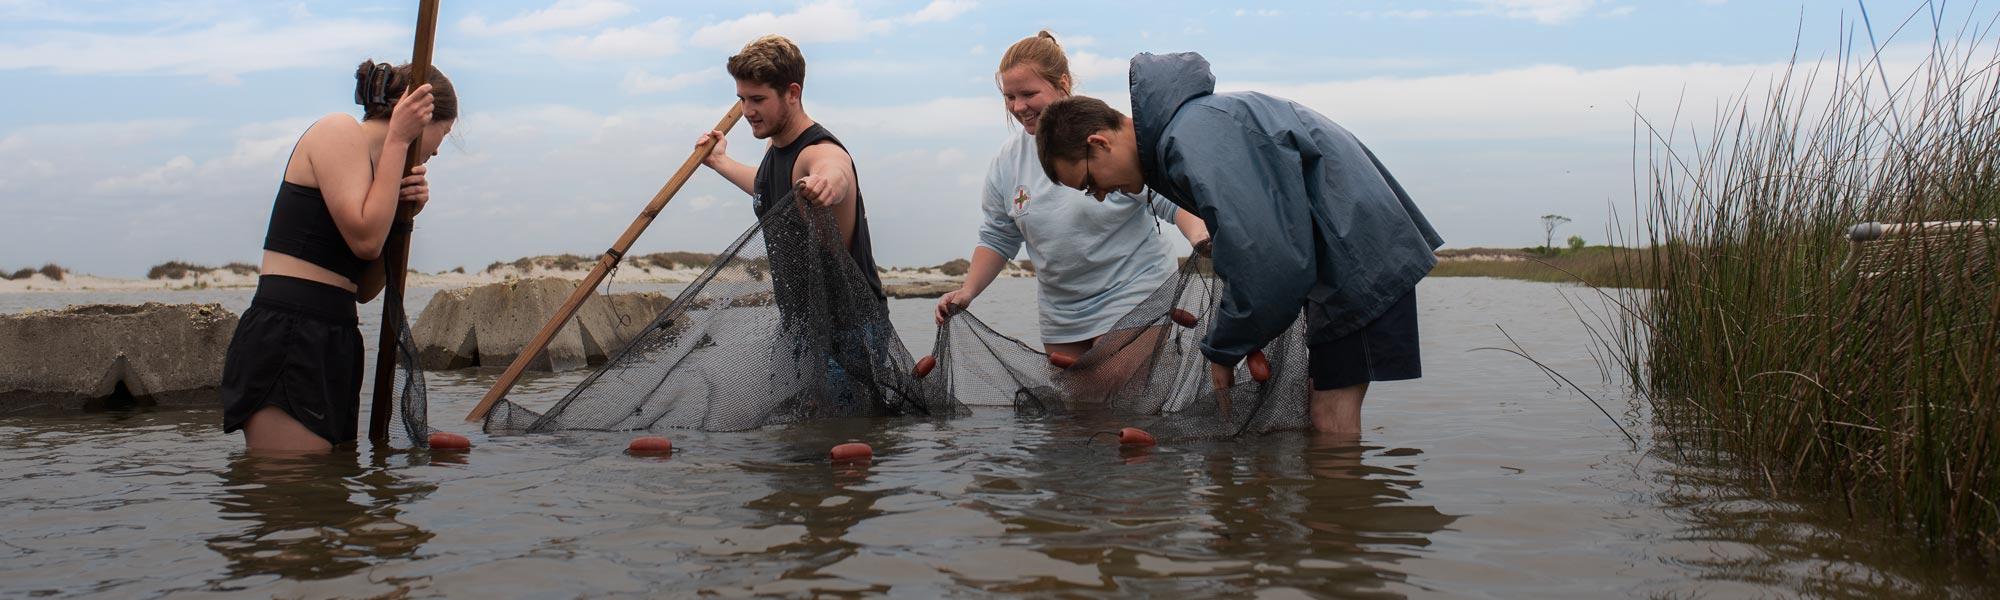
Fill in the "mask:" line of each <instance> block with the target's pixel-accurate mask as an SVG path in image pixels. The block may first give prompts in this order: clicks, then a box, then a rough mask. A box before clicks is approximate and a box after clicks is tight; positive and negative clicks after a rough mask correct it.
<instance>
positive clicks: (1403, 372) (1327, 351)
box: [1306, 288, 1424, 391]
mask: <svg viewBox="0 0 2000 600" xmlns="http://www.w3.org/2000/svg"><path fill="white" fill-rule="evenodd" d="M1319 313H1320V311H1317V310H1311V309H1308V310H1307V311H1306V339H1308V340H1316V339H1318V338H1320V337H1321V336H1318V335H1314V333H1315V332H1318V331H1320V330H1321V329H1322V328H1323V327H1325V326H1326V323H1325V322H1324V321H1321V320H1319V319H1317V318H1315V317H1317V315H1319ZM1306 349H1307V351H1308V352H1310V353H1311V356H1312V360H1311V367H1310V370H1311V373H1312V382H1313V389H1314V390H1320V391H1325V390H1336V389H1340V388H1344V387H1348V386H1352V385H1357V384H1362V383H1368V382H1371V381H1397V380H1402V379H1416V378H1418V377H1422V376H1423V375H1424V367H1423V360H1422V359H1421V357H1420V356H1419V352H1418V343H1417V290H1416V289H1414V288H1412V289H1411V290H1410V291H1409V293H1406V294H1404V295H1403V297H1402V298H1401V299H1399V300H1396V303H1395V304H1391V305H1389V310H1387V311H1384V312H1383V313H1382V316H1379V317H1375V320H1374V321H1370V322H1369V323H1368V325H1367V326H1365V327H1362V328H1361V329H1360V330H1357V331H1355V332H1354V333H1350V334H1347V335H1346V336H1345V337H1340V338H1336V339H1332V340H1326V341H1314V342H1311V343H1309V344H1307V346H1306Z"/></svg>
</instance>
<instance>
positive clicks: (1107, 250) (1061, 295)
mask: <svg viewBox="0 0 2000 600" xmlns="http://www.w3.org/2000/svg"><path fill="white" fill-rule="evenodd" d="M996 79H998V83H999V86H1000V95H1001V97H1002V98H1003V99H1005V100H1006V103H1007V112H1008V114H1011V115H1013V116H1014V119H1015V121H1017V122H1019V123H1020V124H1021V131H1019V132H1016V134H1015V135H1014V136H1013V137H1011V138H1009V139H1008V140H1007V143H1005V144H1003V145H1001V147H1000V154H999V155H998V156H995V157H994V158H993V163H992V165H991V166H990V167H988V168H987V171H986V185H985V189H984V193H983V194H982V201H981V203H980V206H981V210H982V212H983V213H984V214H985V220H984V222H982V223H981V224H980V226H979V245H978V246H976V247H974V248H973V249H972V268H971V270H970V271H969V272H967V273H966V276H965V284H964V285H963V286H962V287H960V288H959V289H957V290H955V291H952V292H951V293H948V294H945V295H944V297H942V298H939V299H938V304H937V319H938V322H939V323H943V322H944V320H945V318H946V317H947V316H948V315H949V314H950V311H951V307H952V306H958V307H960V308H963V307H965V306H969V305H971V304H972V301H973V300H974V299H976V298H978V297H979V294H980V292H982V291H985V289H986V286H988V285H990V284H992V283H993V278H994V277H996V276H998V275H999V274H1000V270H1001V269H1002V268H1003V267H1005V266H1006V263H1007V261H1008V260H1011V259H1013V258H1014V257H1015V256H1016V255H1017V254H1019V253H1020V251H1021V248H1022V246H1026V247H1027V250H1028V258H1029V260H1032V261H1033V262H1034V265H1035V279H1036V280H1037V282H1038V283H1039V284H1040V292H1041V293H1040V294H1039V297H1040V308H1041V311H1040V312H1041V337H1042V346H1043V348H1044V349H1045V350H1047V351H1048V352H1051V353H1055V352H1061V353H1064V354H1068V355H1070V356H1080V355H1082V354H1083V353H1084V352H1086V351H1088V350H1090V348H1091V346H1092V345H1093V344H1094V343H1096V341H1097V338H1098V337H1099V336H1102V335H1104V334H1105V333H1106V332H1108V331H1110V330H1111V327H1112V326H1113V325H1115V324H1116V323H1117V322H1118V319H1119V318H1121V317H1124V316H1125V314H1126V313H1128V312H1131V310H1132V309H1133V308H1134V307H1136V306H1138V305H1139V303H1140V302H1141V301H1143V300H1145V299H1146V297H1147V296H1150V295H1152V293H1153V291H1154V290H1155V289H1158V288H1159V286H1160V284H1161V283H1164V282H1165V281H1166V280H1167V278H1168V277H1170V276H1172V275H1173V273H1174V259H1173V257H1172V256H1171V255H1169V253H1168V244H1167V240H1166V238H1165V234H1164V229H1165V228H1164V227H1163V226H1162V225H1161V222H1162V221H1164V222H1167V223H1172V224H1174V226H1175V227H1177V228H1179V229H1180V231H1181V233H1182V235H1184V236H1186V237H1187V238H1188V240H1189V241H1190V242H1197V243H1198V242H1200V241H1202V240H1204V239H1206V238H1207V237H1208V233H1207V228H1206V226H1204V225H1202V222H1201V219H1200V218H1197V217H1195V216H1193V215H1190V214H1188V213H1186V212H1184V211H1181V210H1180V209H1179V208H1177V207H1175V206H1174V205H1173V203H1171V202H1168V201H1167V200H1166V199H1165V198H1156V197H1154V195H1153V194H1151V193H1150V192H1148V193H1144V194H1141V195H1139V196H1132V195H1127V194H1110V195H1108V196H1106V197H1105V198H1104V201H1103V202H1099V201H1097V200H1096V199H1095V198H1091V197H1089V196H1086V195H1084V194H1083V192H1079V191H1077V190H1074V189H1070V188H1066V187H1062V186H1060V185H1056V184H1055V183H1054V182H1053V181H1051V180H1050V179H1049V177H1048V175H1046V174H1044V173H1043V172H1042V165H1041V160H1040V159H1039V158H1038V157H1037V156H1036V155H1035V138H1034V135H1035V126H1036V125H1037V123H1038V121H1039V120H1040V118H1041V113H1042V108H1043V107H1046V106H1048V105H1049V104H1050V103H1053V102H1055V101H1057V100H1060V99H1063V98H1066V97H1069V94H1070V90H1071V84H1072V81H1073V78H1072V77H1071V76H1070V72H1069V59H1068V58H1067V57H1066V56H1064V55H1063V50H1062V46H1061V45H1059V44H1057V43H1056V38H1055V36H1054V35H1051V34H1050V33H1049V32H1047V31H1043V32H1041V33H1039V34H1037V35H1035V36H1034V37H1029V38H1025V39H1022V40H1021V41H1019V42H1016V43H1014V45H1013V46H1011V47H1009V48H1007V53H1006V54H1005V55H1003V56H1002V57H1001V58H1000V71H999V73H998V75H997V76H996Z"/></svg>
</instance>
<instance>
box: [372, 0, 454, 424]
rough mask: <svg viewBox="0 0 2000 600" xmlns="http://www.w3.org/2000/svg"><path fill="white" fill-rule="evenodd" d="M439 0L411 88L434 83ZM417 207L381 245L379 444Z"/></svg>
mask: <svg viewBox="0 0 2000 600" xmlns="http://www.w3.org/2000/svg"><path fill="white" fill-rule="evenodd" d="M437 16H438V0H422V1H421V2H420V3H419V4H418V5H417V39H416V47H415V48H414V49H412V50H410V82H409V84H408V88H407V89H410V90H414V89H416V88H417V86H420V85H423V84H425V83H427V82H429V81H430V74H431V48H432V47H433V46H434V43H435V42H436V41H437ZM423 146H424V144H423V136H422V135H421V134H420V135H418V136H417V140H416V141H414V142H412V143H411V144H410V153H409V154H407V155H405V156H404V157H403V176H405V177H408V176H409V175H410V170H411V169H414V168H416V166H417V165H419V164H422V160H423V159H425V158H428V157H425V156H423ZM415 211H416V209H415V208H414V207H412V206H410V205H409V204H407V203H404V202H402V201H401V200H398V201H397V203H396V223H395V225H394V226H392V227H390V228H389V239H388V241H387V242H386V243H384V244H383V245H382V271H383V275H384V278H383V279H384V281H383V283H382V287H383V288H384V291H385V292H386V293H385V294H384V295H383V296H382V337H381V340H380V342H379V343H378V344H377V348H379V352H377V353H376V355H375V400H374V403H373V404H372V405H371V406H370V408H369V413H368V439H369V440H372V441H374V442H376V443H381V442H387V441H389V413H390V412H391V410H390V406H389V400H390V398H393V397H395V392H396V344H397V342H398V341H399V340H400V339H401V337H400V336H401V333H400V328H401V327H402V325H403V277H404V275H406V274H408V273H409V269H410V230H411V229H412V228H414V227H415V225H416V219H417V216H416V213H415Z"/></svg>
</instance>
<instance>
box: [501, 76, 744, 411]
mask: <svg viewBox="0 0 2000 600" xmlns="http://www.w3.org/2000/svg"><path fill="white" fill-rule="evenodd" d="M742 116H743V105H742V104H736V105H732V106H730V107H729V114H728V115H725V116H723V117H722V121H720V122H717V123H716V124H715V130H716V131H720V132H722V133H723V134H724V135H727V134H728V133H729V129H730V128H731V127H734V126H735V125H736V120H737V119H739V118H741V117H742ZM714 149H715V144H713V143H710V142H702V143H701V144H700V145H698V146H695V149H694V154H691V155H688V158H687V162H683V163H681V168H680V170H678V171H675V172H674V176H673V178H672V179H668V180H667V185H665V186H663V187H661V188H660V192H659V193H657V194H653V201H652V202H650V203H647V204H646V209H645V210H642V211H639V218H637V219H633V220H632V224H631V225H630V226H628V227H626V228H625V234H624V235H620V236H618V241H617V242H616V243H613V244H612V245H611V249H610V250H606V251H605V252H604V254H603V255H602V256H599V257H598V258H597V266H595V267H593V268H591V269H590V274H589V275H585V276H584V277H583V281H581V282H578V283H577V285H576V291H574V292H570V295H569V299H568V300H565V301H563V304H562V307H560V308H557V309H556V314H555V315H554V316H552V317H549V322H547V323H544V324H542V329H541V331H537V332H535V337H534V339H532V340H529V341H528V346H527V347H526V348H523V349H522V350H521V353H520V354H518V355H515V356H514V362H513V363H511V364H508V365H507V370H506V372H503V373H501V374H500V380H499V381H497V382H494V383H493V388H492V389H489V390H486V396H485V397H483V398H480V399H479V405H478V406H475V407H473V408H472V412H471V413H468V414H466V415H465V421H466V422H468V423H472V422H477V421H479V420H480V419H484V418H486V413H487V412H488V411H491V410H493V405H494V404H495V403H497V402H499V401H500V399H501V398H503V397H506V396H507V391H508V390H511V389H514V382H515V381H517V380H519V379H520V378H521V373H523V372H525V371H527V370H528V363H530V362H534V360H535V359H536V358H537V357H540V356H541V355H542V351H543V350H545V349H547V348H548V346H549V341H550V340H553V339H555V337H556V332H557V331H561V330H562V326H563V325H564V324H567V323H569V320H570V317H574V316H576V311H577V310H579V309H581V308H583V303H584V301H586V300H589V299H590V295H591V294H592V293H594V292H596V291H597V284H598V283H599V282H602V281H604V276H605V275H606V274H608V273H610V272H611V268H612V267H616V266H618V261H621V260H624V259H625V251H627V250H631V249H632V243H633V242H637V241H639V234H641V233H645V231H646V227H648V226H650V225H652V224H653V218H654V217H658V216H660V211H661V210H663V209H665V208H666V207H667V202H668V201H669V200H672V199H673V198H674V194H677V193H679V192H680V191H681V186H684V185H687V181H688V178H690V177H694V172H695V169H698V168H700V167H701V162H702V161H703V160H707V159H708V153H709V151H711V150H714Z"/></svg>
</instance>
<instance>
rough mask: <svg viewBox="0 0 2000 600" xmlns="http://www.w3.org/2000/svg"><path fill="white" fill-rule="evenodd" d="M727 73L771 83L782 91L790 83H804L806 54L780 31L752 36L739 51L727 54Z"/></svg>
mask: <svg viewBox="0 0 2000 600" xmlns="http://www.w3.org/2000/svg"><path fill="white" fill-rule="evenodd" d="M729 76H730V77H735V78H737V79H740V80H743V81H750V82H755V83H761V84H764V85H767V86H771V89H774V90H777V91H778V92H779V93H783V92H784V91H785V88H786V87H787V86H789V85H791V84H794V83H796V84H799V87H801V88H803V87H805V85H806V56H805V54H804V53H802V52H799V47H798V45H797V44H793V43H792V40H789V39H786V38H785V36H782V35H767V36H764V37H760V38H757V39H755V40H752V41H751V42H750V43H749V44H745V45H744V46H743V50H742V51H741V52H737V53H736V55H735V56H731V57H729Z"/></svg>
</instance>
